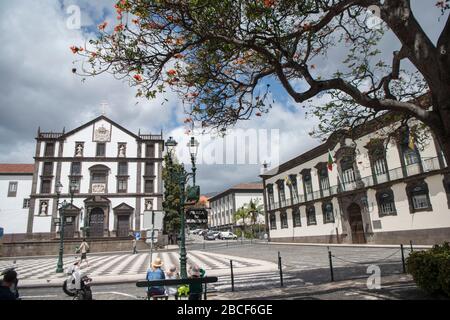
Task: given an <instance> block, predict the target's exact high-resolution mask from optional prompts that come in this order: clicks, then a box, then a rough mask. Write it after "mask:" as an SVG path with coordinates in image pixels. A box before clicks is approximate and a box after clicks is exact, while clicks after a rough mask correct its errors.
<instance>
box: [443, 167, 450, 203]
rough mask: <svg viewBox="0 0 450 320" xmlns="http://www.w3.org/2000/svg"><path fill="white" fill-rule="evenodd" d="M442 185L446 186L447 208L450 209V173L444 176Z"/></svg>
mask: <svg viewBox="0 0 450 320" xmlns="http://www.w3.org/2000/svg"><path fill="white" fill-rule="evenodd" d="M442 183H443V184H444V189H445V194H446V195H447V206H448V208H449V209H450V173H446V174H444V178H443V179H442Z"/></svg>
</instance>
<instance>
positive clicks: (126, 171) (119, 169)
mask: <svg viewBox="0 0 450 320" xmlns="http://www.w3.org/2000/svg"><path fill="white" fill-rule="evenodd" d="M122 166H124V167H125V172H120V171H121V168H122ZM128 170H129V166H128V162H126V161H119V162H117V177H121V178H122V177H123V178H125V177H129V173H128Z"/></svg>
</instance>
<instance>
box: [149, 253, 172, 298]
mask: <svg viewBox="0 0 450 320" xmlns="http://www.w3.org/2000/svg"><path fill="white" fill-rule="evenodd" d="M162 266H163V262H162V260H161V259H160V258H156V259H155V261H153V262H152V265H151V270H149V271H148V272H147V280H148V281H151V280H165V279H166V276H165V274H164V271H162V270H161V267H162ZM147 294H148V296H149V297H152V298H153V300H157V299H158V298H163V297H164V298H167V296H166V292H165V289H164V287H163V286H158V287H150V288H148V289H147Z"/></svg>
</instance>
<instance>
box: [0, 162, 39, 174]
mask: <svg viewBox="0 0 450 320" xmlns="http://www.w3.org/2000/svg"><path fill="white" fill-rule="evenodd" d="M2 173H3V174H4V173H11V174H14V173H16V174H24V173H29V174H33V173H34V164H2V163H0V174H2Z"/></svg>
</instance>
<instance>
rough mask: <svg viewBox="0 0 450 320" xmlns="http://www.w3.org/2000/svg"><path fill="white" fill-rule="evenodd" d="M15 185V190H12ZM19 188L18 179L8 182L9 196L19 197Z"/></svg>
mask: <svg viewBox="0 0 450 320" xmlns="http://www.w3.org/2000/svg"><path fill="white" fill-rule="evenodd" d="M13 186H14V190H12V187H13ZM18 188H19V182H18V181H10V182H9V184H8V198H15V197H17V189H18Z"/></svg>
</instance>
